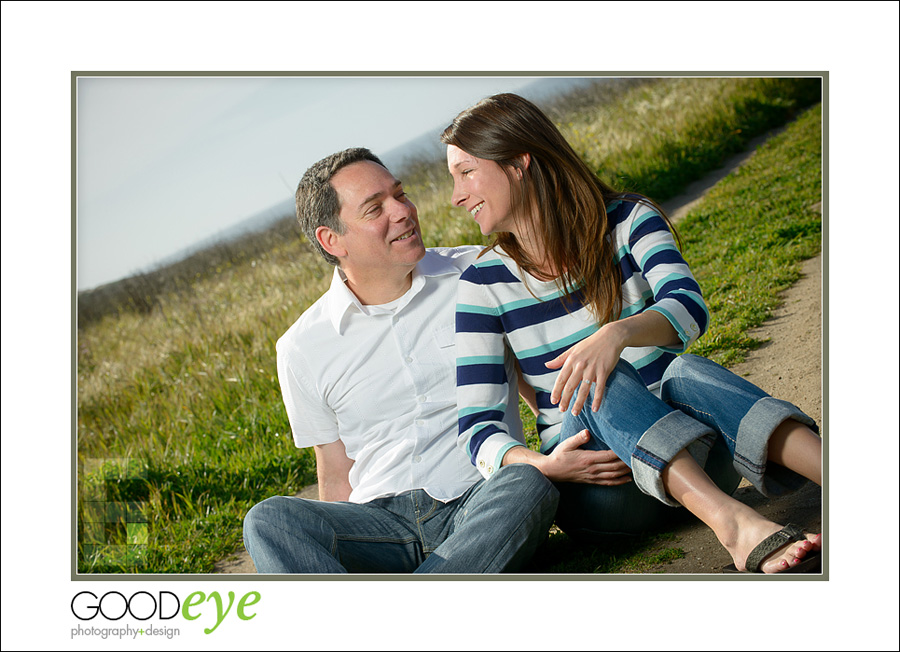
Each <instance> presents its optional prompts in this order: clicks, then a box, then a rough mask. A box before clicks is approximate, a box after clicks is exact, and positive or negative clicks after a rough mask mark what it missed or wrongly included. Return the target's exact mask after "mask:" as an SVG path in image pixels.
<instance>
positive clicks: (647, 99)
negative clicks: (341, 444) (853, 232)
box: [77, 79, 820, 573]
mask: <svg viewBox="0 0 900 652" xmlns="http://www.w3.org/2000/svg"><path fill="white" fill-rule="evenodd" d="M819 93H820V88H819V84H818V80H756V79H737V80H718V79H695V80H665V81H660V82H657V83H648V84H641V85H636V86H634V87H633V88H629V89H627V90H625V91H623V92H622V93H621V94H619V95H617V96H616V97H615V98H614V99H613V100H612V101H611V102H610V103H608V104H602V105H592V104H591V103H590V102H585V101H581V102H579V103H577V110H573V111H571V112H570V113H569V114H566V113H565V111H564V110H561V109H559V108H558V107H557V108H556V113H554V115H559V116H561V117H560V118H559V120H560V123H561V124H562V127H563V128H564V129H565V130H566V131H567V137H569V138H570V139H572V140H573V142H574V143H575V144H576V147H577V148H578V151H579V153H580V154H582V155H583V156H584V157H585V159H586V160H589V161H590V162H591V165H594V166H596V167H598V168H604V169H608V170H612V173H613V176H614V177H615V179H614V180H615V181H617V184H618V185H620V186H621V185H622V184H621V183H620V182H621V181H623V180H624V181H627V182H628V184H629V186H630V189H644V190H645V191H647V192H651V191H652V192H651V194H655V198H657V199H659V200H664V199H665V198H666V197H668V196H671V195H673V194H677V192H679V191H680V190H681V189H683V186H684V185H685V184H686V183H688V182H690V181H692V180H694V179H695V178H698V177H700V176H702V175H703V174H705V173H706V172H708V171H709V170H711V169H713V168H715V167H716V166H718V165H719V164H720V163H721V162H722V160H724V158H725V157H727V156H728V155H729V154H730V153H732V152H733V151H735V150H736V149H739V148H740V147H742V146H743V145H744V144H745V143H746V141H747V140H749V139H750V138H752V137H754V136H755V135H758V133H760V132H761V131H763V130H765V129H768V128H769V127H771V126H774V125H780V124H783V123H784V122H786V121H787V120H788V119H790V118H791V117H792V116H795V115H797V113H798V112H799V111H800V110H801V109H802V108H803V107H806V106H809V105H810V104H811V103H813V102H814V101H816V99H818V97H819ZM448 120H449V116H448ZM819 125H820V118H819V114H818V109H813V110H812V111H809V112H807V113H806V114H805V115H804V116H803V117H802V118H801V119H800V120H799V121H798V122H797V123H795V124H793V125H792V126H791V127H789V129H788V130H787V131H786V132H785V134H783V135H782V136H780V137H779V138H778V139H776V140H775V141H774V142H773V143H772V144H770V145H769V146H767V147H766V148H764V149H763V150H762V151H760V152H759V154H758V155H757V157H755V160H754V162H753V163H752V164H751V165H749V166H747V167H746V168H744V169H742V171H741V173H740V174H739V175H736V176H735V177H733V178H729V179H728V180H726V181H724V182H723V183H722V184H720V186H718V187H717V188H716V191H715V192H714V193H711V196H710V197H709V199H708V200H705V201H704V202H703V204H702V206H700V207H699V208H698V209H697V210H695V211H694V212H693V213H692V214H691V215H689V216H688V217H687V218H685V220H684V221H683V222H682V223H681V225H680V230H681V233H682V235H683V237H684V239H685V243H686V245H685V253H686V257H687V258H688V260H689V261H690V262H691V263H692V266H693V267H694V270H695V272H696V273H697V276H698V278H699V279H700V282H701V285H702V287H703V288H704V292H705V293H706V297H707V300H708V302H709V305H710V308H711V311H712V312H713V324H714V326H713V328H712V329H711V331H710V333H708V334H707V335H706V336H705V337H704V338H702V339H701V341H700V342H698V344H697V345H695V348H694V349H692V350H693V352H698V353H703V354H704V355H709V356H711V357H714V358H716V359H718V360H720V361H724V362H725V363H727V364H730V363H731V362H732V361H736V360H737V359H739V358H740V356H741V355H743V354H744V353H745V352H746V351H747V350H749V349H750V348H752V347H753V346H754V344H755V343H754V342H753V341H752V340H748V339H747V338H746V335H745V333H746V329H747V328H750V327H752V326H753V325H755V324H758V323H760V322H761V321H762V320H763V319H764V318H765V314H766V311H767V310H771V307H774V305H775V303H776V302H777V292H778V291H779V290H780V289H782V288H784V287H786V286H787V285H788V284H790V283H791V282H792V280H794V279H796V277H797V274H798V271H797V262H798V261H799V260H801V259H802V258H803V257H808V256H811V255H814V254H815V253H817V251H818V247H819V217H818V213H817V212H816V211H815V210H814V208H812V206H813V205H814V204H815V202H817V201H818V195H819V185H818V184H819V178H820V174H819V172H818V169H819V168H818V166H819V156H820V153H819V149H818V143H819V140H820V136H819V130H820V126H819ZM601 145H602V147H601ZM759 160H761V161H762V162H761V163H758V164H757V161H759ZM631 161H634V163H632V162H631ZM613 162H615V163H613ZM626 163H627V167H626ZM403 178H404V181H405V185H406V186H407V189H408V190H409V191H410V193H411V195H412V196H413V198H414V200H415V201H416V203H417V205H418V206H419V212H420V216H422V224H423V229H424V231H425V233H426V237H427V243H428V244H429V245H435V244H443V245H452V244H460V243H464V242H480V241H481V236H480V234H479V233H478V232H477V229H475V228H473V227H474V225H473V224H472V222H471V220H469V219H467V218H466V216H465V215H463V214H462V211H451V210H450V207H449V202H448V199H447V198H448V197H449V195H450V192H449V187H450V185H449V176H448V175H447V173H446V171H445V169H444V168H443V164H442V163H441V162H434V163H427V162H424V163H423V162H419V164H418V165H416V166H411V171H409V172H408V173H407V174H404V175H403ZM673 179H674V180H673ZM647 189H650V190H647ZM233 249H235V250H240V247H239V246H237V245H236V246H235V247H233ZM247 252H250V253H247ZM194 264H196V265H199V267H197V268H189V267H187V266H181V267H180V268H179V269H178V270H177V272H176V271H173V270H169V269H165V270H158V271H157V272H154V274H156V275H157V276H158V277H159V278H163V277H164V276H165V274H176V273H177V275H178V276H177V278H174V280H173V278H169V279H168V280H167V281H166V282H159V283H156V285H154V284H153V283H151V282H150V281H149V280H147V279H145V280H147V283H145V286H146V287H145V288H144V290H146V292H145V294H144V295H142V297H143V298H142V300H141V302H140V303H141V306H142V307H135V306H134V305H132V304H133V302H132V304H129V303H128V301H124V302H123V303H121V304H116V305H113V306H112V307H110V306H99V307H98V306H94V309H93V310H92V311H90V312H91V314H92V315H93V317H92V318H91V319H90V320H85V321H84V322H82V321H79V330H78V369H77V379H78V386H77V391H78V420H77V436H78V445H77V455H78V462H79V519H78V541H79V561H78V570H79V572H82V573H120V572H131V573H198V572H200V573H203V572H210V571H211V570H212V569H213V565H214V564H215V562H216V561H218V560H219V559H221V558H223V557H224V556H226V555H227V554H228V553H230V552H233V551H235V550H237V549H239V548H240V532H241V521H242V518H243V515H244V514H245V513H246V511H247V510H248V509H249V507H250V506H251V505H253V504H254V503H256V502H258V501H259V500H262V499H263V498H266V497H268V496H271V495H275V494H290V493H295V492H296V491H298V490H299V489H300V488H302V487H303V486H305V485H307V484H309V483H312V482H314V481H315V462H314V459H313V456H312V454H311V451H310V450H298V449H296V448H295V447H294V446H293V443H292V441H291V437H290V427H289V425H288V422H287V417H286V414H285V412H284V408H283V405H282V402H281V395H280V390H279V386H278V381H277V377H276V371H275V361H274V344H275V341H276V340H277V338H278V337H279V336H280V335H281V334H282V333H283V332H284V331H285V330H286V329H287V328H288V326H289V325H290V324H291V323H292V322H293V321H294V320H295V319H296V318H297V317H298V316H299V314H300V313H301V312H302V311H303V310H304V309H305V308H306V307H307V306H308V305H310V304H311V303H312V301H314V300H315V298H317V297H318V296H319V295H320V294H321V293H322V292H323V291H324V290H325V289H326V287H327V284H328V282H329V281H330V275H331V269H330V268H329V267H328V266H327V265H325V264H324V262H320V260H319V259H318V257H317V256H315V255H314V254H313V253H312V252H311V251H310V248H309V245H308V244H306V243H305V242H302V241H301V240H300V239H298V238H296V237H295V236H294V234H293V232H292V231H291V230H290V229H286V228H284V227H282V229H281V231H279V232H277V233H275V234H274V235H270V236H268V237H267V239H266V246H264V247H263V246H256V245H255V246H253V247H250V248H248V249H247V250H246V251H244V252H243V253H241V255H239V256H236V257H235V258H234V259H230V260H225V259H223V258H222V256H221V251H220V252H219V253H218V255H217V257H216V258H215V260H214V262H213V263H211V264H210V266H208V267H203V266H202V257H201V258H197V259H196V260H195V261H194ZM147 276H148V277H152V276H153V275H152V274H151V275H147ZM154 278H155V277H154ZM748 280H752V281H753V282H752V283H751V284H749V286H748V284H747V283H745V281H748ZM176 281H177V282H176ZM144 290H142V292H143V291H144ZM148 293H149V294H148ZM97 296H98V295H96V294H94V295H85V296H83V297H79V303H80V304H81V303H82V301H83V302H84V304H85V306H87V304H89V303H90V301H92V300H95V299H96V298H97ZM109 296H114V293H107V295H106V297H107V299H108V298H109ZM147 306H149V308H148V307H147ZM759 306H762V308H759ZM701 347H702V348H701ZM532 422H533V419H532ZM558 536H563V537H564V536H565V535H558ZM550 543H551V544H552V545H553V546H555V549H556V550H559V551H562V552H560V556H561V557H562V558H561V559H559V560H557V561H558V562H559V563H567V564H574V565H576V566H578V567H579V568H583V569H588V568H589V569H590V570H584V571H583V572H625V571H623V570H622V569H623V568H639V567H640V563H645V562H646V559H647V558H648V556H652V555H656V554H659V553H657V552H653V545H655V544H652V543H650V542H649V540H648V542H645V543H639V544H636V545H635V544H634V543H627V544H624V547H623V548H621V549H618V548H614V547H612V548H610V549H609V550H613V551H617V552H614V553H613V554H612V557H610V558H607V557H608V556H609V555H608V553H609V551H607V550H605V549H604V551H602V552H601V551H599V550H594V551H591V552H590V553H587V552H583V551H582V552H578V551H575V550H574V549H573V548H572V547H566V546H569V545H570V544H569V543H566V541H565V540H564V539H557V536H556V535H555V536H554V537H551V542H550ZM645 544H646V545H649V546H650V547H649V548H648V547H646V546H645ZM611 545H612V544H611ZM551 549H552V548H551ZM667 554H671V553H667ZM602 555H607V557H603V558H602V559H601V557H600V556H602ZM581 557H586V559H581ZM613 557H614V559H613ZM641 559H643V560H644V562H641ZM554 560H555V557H554V555H553V554H550V555H549V556H548V557H547V562H548V563H550V562H553V563H556V562H555V561H554ZM578 572H582V571H578Z"/></svg>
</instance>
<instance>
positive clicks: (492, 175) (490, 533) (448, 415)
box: [244, 94, 822, 573]
mask: <svg viewBox="0 0 900 652" xmlns="http://www.w3.org/2000/svg"><path fill="white" fill-rule="evenodd" d="M441 140H442V141H443V142H444V143H445V144H446V145H447V162H448V167H449V170H450V174H451V175H452V177H453V181H454V188H453V195H452V197H451V201H452V203H453V204H454V205H455V206H459V207H463V208H465V209H466V210H467V211H468V212H469V213H470V214H471V215H472V218H473V219H474V220H475V221H476V222H477V223H478V225H479V227H480V228H481V231H482V233H484V234H496V237H495V242H494V244H493V246H491V247H490V248H488V249H487V250H483V249H482V248H481V247H456V248H435V249H426V248H425V247H424V245H423V242H422V234H421V230H420V226H419V220H418V214H417V212H416V207H415V205H414V204H413V203H412V201H411V200H410V199H409V198H408V197H407V196H406V194H405V193H404V191H403V186H402V184H401V182H400V181H398V180H397V179H396V178H394V176H393V175H392V174H391V173H390V172H389V171H388V170H387V169H386V168H385V167H384V165H383V164H382V163H381V161H380V160H379V159H378V158H377V157H375V156H374V155H373V154H372V153H371V152H369V151H368V150H366V149H361V148H356V149H350V150H345V151H343V152H339V153H337V154H334V155H332V156H329V157H327V158H325V159H323V160H322V161H319V162H318V163H316V164H315V165H313V166H312V167H311V168H310V169H309V170H307V172H306V174H305V175H304V176H303V179H302V180H301V181H300V184H299V187H298V189H297V216H298V219H299V221H300V224H301V226H302V227H303V230H304V232H305V233H306V235H307V237H308V238H309V240H310V242H311V243H313V244H314V246H315V247H316V248H317V249H318V251H319V252H320V253H321V255H322V256H323V257H324V258H325V259H326V260H327V261H328V262H329V263H331V264H332V265H334V266H335V272H334V278H333V280H332V283H331V287H330V289H329V290H328V291H327V292H326V293H325V294H324V295H323V296H322V297H321V298H320V299H319V300H318V301H317V302H316V303H315V304H313V305H312V306H311V307H310V308H309V309H308V310H307V311H306V312H304V313H303V315H302V316H301V317H300V318H299V319H298V320H297V322H296V323H295V324H294V325H293V326H291V328H290V329H289V330H288V331H287V333H285V334H284V336H283V337H282V338H281V339H280V340H279V341H278V345H277V356H278V376H279V381H280V383H281V388H282V392H283V396H284V402H285V406H286V408H287V413H288V417H289V420H290V423H291V428H292V430H293V436H294V441H295V443H296V445H297V446H298V447H308V446H313V447H314V450H315V454H316V464H317V470H318V478H319V492H320V497H321V500H320V501H313V500H305V499H301V498H296V497H290V496H280V497H273V498H269V499H267V500H265V501H263V502H262V503H260V504H258V505H256V506H254V507H253V508H252V509H251V510H250V512H249V513H248V515H247V517H246V518H245V521H244V541H245V545H246V546H247V549H248V551H249V552H250V555H251V557H252V558H253V561H254V563H255V565H256V568H257V570H258V571H259V572H262V573H336V572H368V573H384V572H391V573H402V572H416V573H499V572H510V571H516V570H519V569H521V568H522V567H523V565H524V564H525V563H527V562H528V560H529V559H530V558H531V556H532V555H533V554H534V552H535V550H536V548H537V546H538V545H539V544H540V543H541V541H542V540H543V539H544V538H545V537H546V535H547V531H548V529H549V527H550V525H551V524H552V523H553V521H554V519H556V522H557V523H558V525H559V526H560V527H561V528H562V529H563V530H564V531H565V532H567V533H569V534H570V535H571V536H573V537H576V538H582V539H590V538H591V537H592V536H596V535H599V534H610V533H628V534H637V533H640V532H641V531H644V530H648V529H651V528H655V527H659V526H661V525H663V524H665V523H666V522H667V521H668V520H670V519H671V518H672V516H673V514H675V513H677V512H678V510H675V509H673V506H678V505H681V506H684V507H685V508H686V509H687V510H688V511H690V512H691V513H692V514H694V515H696V516H697V517H698V518H700V519H701V520H702V521H703V522H704V523H706V524H707V525H708V526H710V527H711V528H712V529H713V531H714V532H715V534H716V536H717V538H718V539H719V541H720V542H721V544H722V545H723V546H724V547H725V548H726V550H727V551H728V552H729V554H730V555H731V557H732V559H733V562H734V563H733V564H732V565H731V567H730V569H731V570H734V571H740V572H743V571H749V572H765V573H775V572H782V571H785V572H796V571H809V570H818V564H819V560H820V551H821V545H822V543H821V535H811V534H806V533H804V532H803V531H802V530H801V529H800V528H799V527H797V526H793V525H788V526H786V527H782V525H780V524H776V523H773V522H771V521H769V520H767V519H765V518H763V517H762V516H761V515H760V514H758V513H757V512H756V511H754V510H753V509H751V508H750V507H748V506H746V505H744V504H743V503H741V502H739V501H737V500H735V499H734V498H732V496H731V494H732V493H733V492H734V490H735V489H736V488H737V485H738V483H739V481H740V478H741V477H744V478H747V479H748V480H749V481H750V482H751V483H752V484H753V485H754V486H755V487H756V488H757V489H758V490H759V491H761V492H762V493H764V494H766V495H776V494H780V493H783V492H785V491H789V490H792V489H795V488H797V487H799V486H801V485H802V484H804V483H806V482H807V480H812V481H813V482H816V483H817V484H821V440H820V439H819V437H818V435H817V434H816V426H815V424H814V422H813V421H812V420H811V419H810V418H809V417H807V416H806V415H805V414H804V413H803V412H801V411H800V410H799V409H798V408H796V407H795V406H793V405H792V404H790V403H787V402H785V401H782V400H778V399H775V398H772V397H770V396H768V395H767V394H765V393H764V392H763V391H762V390H760V389H759V388H757V387H755V386H754V385H752V384H751V383H749V382H747V381H745V380H743V379H741V378H739V377H737V376H736V375H734V374H732V373H731V372H729V371H727V370H725V369H724V368H722V367H720V366H719V365H717V364H715V363H713V362H710V361H708V360H705V359H703V358H700V357H697V356H691V355H682V356H679V355H678V354H679V353H681V352H683V351H684V350H685V349H686V348H687V347H688V346H689V345H690V344H691V343H692V342H693V341H694V340H696V339H697V338H698V337H699V336H700V335H701V334H702V333H703V332H704V331H705V329H706V326H707V322H708V312H707V309H706V306H705V304H704V301H703V298H702V296H701V293H700V288H699V286H698V285H697V283H696V281H695V280H694V277H693V275H692V274H691V271H690V268H689V267H688V265H687V264H686V263H685V261H684V259H683V258H682V257H681V254H680V252H679V250H678V248H677V247H676V245H675V238H674V236H673V229H672V228H671V224H670V223H669V222H668V220H667V219H666V218H665V215H664V213H663V212H662V210H661V209H660V208H659V207H658V206H657V205H656V204H655V203H654V202H652V201H651V200H649V199H648V198H646V197H642V196H639V195H633V194H627V193H618V192H616V191H614V190H613V189H611V188H610V187H608V186H607V185H606V184H604V183H603V182H602V181H600V180H599V179H598V178H597V177H596V175H594V174H593V173H592V172H591V171H590V170H589V169H588V168H587V166H585V165H584V163H583V162H582V161H581V160H580V159H579V157H578V156H577V155H576V154H575V152H574V151H573V150H572V148H571V147H570V146H569V145H568V143H567V142H566V141H565V139H564V138H563V137H562V135H561V134H560V133H559V131H558V130H557V129H556V127H555V126H554V125H553V124H552V123H551V122H550V120H549V119H548V118H547V117H546V116H545V115H544V114H543V113H542V112H541V111H540V110H539V109H538V108H537V107H535V106H534V105H533V104H531V103H530V102H528V101H527V100H524V99H522V98H521V97H518V96H516V95H511V94H503V95H497V96H493V97H491V98H487V99H486V100H483V101H482V102H479V103H478V104H476V105H475V106H473V107H471V108H469V109H467V110H466V111H464V112H463V113H461V114H460V115H459V116H457V118H456V119H455V120H454V121H453V124H451V125H450V126H449V127H448V128H447V129H446V130H445V131H444V133H443V135H442V138H441ZM454 324H455V325H454ZM454 378H455V379H456V382H455V383H454ZM519 394H521V395H522V397H523V398H524V399H525V401H526V402H527V403H528V404H529V405H530V406H531V408H532V409H533V410H534V412H535V414H536V415H537V427H538V432H539V434H540V438H541V450H540V452H537V451H533V450H530V449H529V448H528V447H527V446H526V445H525V442H524V437H523V434H522V425H521V421H520V419H519V415H518V395H519Z"/></svg>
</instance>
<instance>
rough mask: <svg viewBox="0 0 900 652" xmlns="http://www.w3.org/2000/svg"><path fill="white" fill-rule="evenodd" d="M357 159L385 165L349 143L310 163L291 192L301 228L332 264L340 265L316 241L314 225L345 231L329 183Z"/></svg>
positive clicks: (338, 203)
mask: <svg viewBox="0 0 900 652" xmlns="http://www.w3.org/2000/svg"><path fill="white" fill-rule="evenodd" d="M360 161H372V162H373V163H377V164H378V165H380V166H381V167H383V168H385V169H387V167H386V166H385V164H384V163H382V162H381V159H379V158H378V157H377V156H375V155H374V154H373V153H372V152H371V151H369V150H368V149H366V148H365V147H351V148H350V149H345V150H343V151H341V152H337V153H335V154H332V155H330V156H326V157H325V158H323V159H322V160H321V161H319V162H318V163H313V164H312V165H311V166H309V169H308V170H307V171H306V172H305V173H304V174H303V178H302V179H300V184H299V185H298V186H297V192H296V194H295V195H294V199H295V200H296V203H297V221H298V222H299V223H300V228H301V229H303V233H304V234H306V237H307V239H308V240H309V241H310V243H312V245H313V246H314V247H315V248H316V250H317V251H318V252H319V253H320V254H321V255H322V257H323V258H324V259H325V260H327V261H328V262H329V263H331V264H332V265H339V264H340V262H339V261H338V259H337V258H335V257H334V256H332V255H331V254H330V253H328V252H327V251H325V250H324V249H323V248H322V245H321V244H319V241H318V239H317V238H316V229H318V228H319V227H320V226H325V227H328V228H329V229H331V230H332V231H334V232H335V233H338V234H343V233H344V231H345V229H346V227H345V226H344V223H343V222H342V221H341V202H340V198H339V197H338V194H337V191H336V190H335V189H334V186H332V185H331V178H332V177H333V176H334V175H335V174H336V173H337V171H338V170H340V169H341V168H344V167H346V166H348V165H350V164H352V163H358V162H360Z"/></svg>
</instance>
